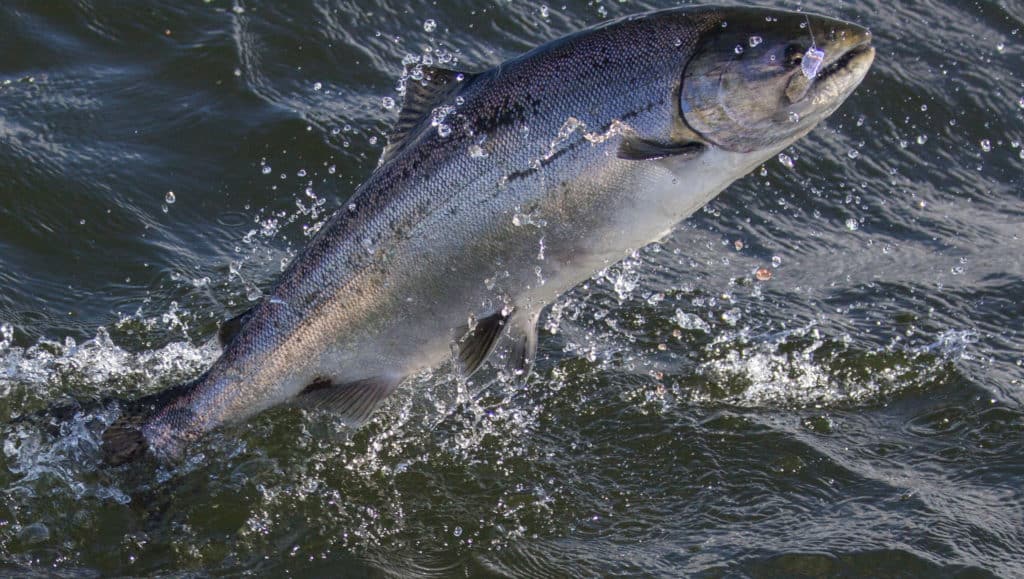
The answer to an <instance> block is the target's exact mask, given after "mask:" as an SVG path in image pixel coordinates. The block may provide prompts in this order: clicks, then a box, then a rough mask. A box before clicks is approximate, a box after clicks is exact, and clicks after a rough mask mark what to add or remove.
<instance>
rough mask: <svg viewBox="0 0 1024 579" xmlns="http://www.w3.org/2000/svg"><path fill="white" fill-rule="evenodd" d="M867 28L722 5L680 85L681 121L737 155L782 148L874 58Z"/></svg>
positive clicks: (838, 99) (835, 103)
mask: <svg viewBox="0 0 1024 579" xmlns="http://www.w3.org/2000/svg"><path fill="white" fill-rule="evenodd" d="M874 55H875V51H874V48H872V47H871V32H870V31H868V30H867V29H866V28H863V27H861V26H857V25H856V24H851V23H848V22H843V21H840V20H834V19H831V18H826V17H823V16H814V15H808V14H801V13H794V12H775V11H759V10H758V11H752V10H749V9H747V10H738V9H736V10H722V11H720V12H716V13H715V17H714V18H713V19H712V21H711V24H710V25H709V26H708V27H707V28H706V30H705V32H704V33H703V34H702V35H701V37H700V39H699V41H698V44H697V46H696V50H695V52H694V54H693V57H692V58H691V59H690V61H689V63H688V64H687V66H686V69H685V71H684V73H683V79H682V83H681V85H680V91H679V104H680V112H681V115H682V118H683V120H684V122H685V124H686V125H687V126H688V127H689V128H690V129H692V130H693V131H695V132H697V133H698V134H699V135H700V136H701V137H702V138H703V139H705V140H706V141H708V142H710V143H713V144H714V145H716V146H718V147H720V148H722V149H725V150H727V151H733V152H738V153H750V152H755V151H765V150H769V149H770V150H781V149H783V148H785V147H786V146H788V145H789V144H790V143H792V142H793V141H795V140H796V139H798V138H800V137H802V136H803V135H805V134H806V133H807V132H809V131H810V130H811V129H813V128H814V126H815V125H817V124H818V122H819V121H821V120H822V119H824V118H825V117H827V116H829V115H830V114H832V113H833V112H834V111H835V110H836V109H837V108H839V106H840V105H841V104H842V103H843V101H844V100H846V98H847V97H848V96H850V94H851V93H852V92H853V91H854V89H855V88H856V87H857V85H859V84H860V82H861V81H862V80H863V79H864V77H865V75H866V74H867V72H868V69H869V68H870V67H871V63H872V62H873V60H874Z"/></svg>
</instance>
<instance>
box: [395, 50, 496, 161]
mask: <svg viewBox="0 0 1024 579" xmlns="http://www.w3.org/2000/svg"><path fill="white" fill-rule="evenodd" d="M414 71H415V72H416V74H413V72H414ZM420 73H422V76H421V75H420ZM405 76H406V80H405V100H404V101H403V102H402V110H401V112H399V113H398V122H396V123H395V126H394V127H393V128H392V129H391V134H390V135H389V136H388V146H387V147H385V148H384V156H383V158H382V159H381V162H383V161H386V160H388V159H390V158H391V157H393V156H394V154H395V152H396V151H398V150H399V149H401V148H402V143H403V142H404V141H405V138H406V137H408V136H409V134H410V133H411V132H412V131H413V129H415V128H416V127H417V126H418V125H419V124H420V121H422V120H423V118H424V117H426V116H428V115H429V114H430V113H431V111H432V110H433V109H434V108H435V107H437V106H439V105H441V103H442V102H444V100H445V99H446V98H448V96H450V95H451V94H452V92H454V91H455V90H457V88H458V87H459V86H460V85H461V84H462V83H464V82H465V81H467V80H469V79H470V78H472V77H474V76H476V75H474V74H471V73H466V72H458V71H455V70H448V69H446V68H437V67H433V66H424V65H422V64H413V65H409V66H407V67H406V71H405ZM414 77H419V78H414Z"/></svg>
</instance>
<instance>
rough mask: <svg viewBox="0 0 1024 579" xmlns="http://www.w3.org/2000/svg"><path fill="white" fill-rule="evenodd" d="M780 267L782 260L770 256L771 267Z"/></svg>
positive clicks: (775, 256)
mask: <svg viewBox="0 0 1024 579" xmlns="http://www.w3.org/2000/svg"><path fill="white" fill-rule="evenodd" d="M780 265H782V258H781V257H779V256H777V255H773V256H772V267H779V266H780Z"/></svg>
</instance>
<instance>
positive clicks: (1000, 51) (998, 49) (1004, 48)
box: [996, 42, 1006, 54]
mask: <svg viewBox="0 0 1024 579" xmlns="http://www.w3.org/2000/svg"><path fill="white" fill-rule="evenodd" d="M996 50H997V51H999V54H1002V53H1003V51H1004V50H1006V44H1004V43H1002V42H1000V43H999V44H997V45H996Z"/></svg>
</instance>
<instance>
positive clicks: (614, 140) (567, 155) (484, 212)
mask: <svg viewBox="0 0 1024 579" xmlns="http://www.w3.org/2000/svg"><path fill="white" fill-rule="evenodd" d="M870 42H871V34H870V33H869V32H868V31H867V30H866V29H864V28H861V27H859V26H856V25H854V24H849V23H846V22H841V21H838V20H833V19H830V18H825V17H822V16H809V15H806V14H803V13H791V12H782V11H774V10H763V9H754V8H713V7H687V8H676V9H669V10H662V11H656V12H649V13H645V14H639V15H634V16H629V17H626V18H621V19H618V20H615V21H612V22H609V23H607V24H603V25H601V26H597V27H594V28H590V29H588V30H584V31H581V32H578V33H575V34H572V35H569V36H566V37H564V38H561V39H558V40H555V41H553V42H550V43H548V44H545V45H543V46H540V47H538V48H536V49H534V50H533V51H531V52H529V53H527V54H525V55H523V56H520V57H518V58H515V59H512V60H510V61H507V62H505V63H503V64H501V65H499V66H497V67H495V68H492V69H490V70H487V71H485V72H481V73H469V72H458V71H451V70H443V69H440V68H434V67H430V66H419V67H417V68H416V69H415V70H413V71H412V74H411V75H410V78H409V80H408V82H407V85H406V89H405V95H404V106H403V108H402V111H401V113H400V116H399V119H398V122H397V125H396V126H395V128H394V131H393V133H392V135H391V137H390V140H389V144H388V146H387V148H386V149H385V151H384V154H383V158H382V160H381V164H380V165H379V166H378V167H377V168H376V170H374V172H373V173H372V174H371V175H370V176H369V178H368V179H367V180H366V182H365V183H363V184H362V185H361V186H360V187H359V188H358V189H357V190H356V191H355V193H354V194H353V196H352V197H351V199H350V200H349V203H348V206H347V207H344V208H342V209H340V210H338V211H337V212H336V213H335V214H334V215H333V216H332V217H331V218H330V219H329V220H328V221H327V223H325V225H324V226H323V228H322V230H321V231H320V232H319V233H318V234H317V235H316V236H315V237H314V238H313V239H312V240H311V241H310V243H309V244H308V245H307V246H306V247H305V248H304V249H303V251H302V252H301V253H300V254H299V255H298V256H297V257H296V258H295V260H294V261H293V262H292V263H291V265H290V266H289V267H288V269H287V270H286V271H285V272H284V273H283V274H282V275H281V277H280V279H279V280H278V281H277V283H276V285H275V286H274V288H273V289H272V290H271V291H270V292H269V293H268V294H267V295H266V296H265V297H264V298H263V299H262V301H260V302H259V303H258V304H257V305H256V306H255V307H254V308H252V309H251V310H250V311H247V312H245V313H243V314H241V315H240V316H238V317H236V318H234V319H233V320H230V321H229V322H227V323H226V324H225V325H224V327H223V328H222V330H221V336H220V337H221V341H222V343H223V344H224V351H223V353H222V354H221V356H220V358H219V359H218V360H217V361H216V362H214V364H213V365H212V366H211V367H210V368H209V369H208V370H206V371H205V372H203V373H202V375H200V376H199V377H197V378H195V379H194V380H192V381H190V382H188V383H186V384H183V385H180V386H177V387H174V388H171V389H168V390H166V391H164V392H160V393H157V394H154V395H151V396H147V397H143V398H141V399H139V400H137V401H136V402H135V403H130V404H127V405H125V406H124V408H123V415H122V416H121V417H120V418H119V419H118V420H117V421H116V422H115V423H114V424H113V425H111V427H110V428H108V429H107V431H106V432H105V433H104V435H103V451H104V456H105V460H106V461H107V462H109V463H111V464H120V463H123V462H126V461H129V460H132V459H135V458H137V457H139V456H142V455H144V454H146V453H147V452H149V453H152V454H153V455H155V456H156V457H158V458H159V459H164V460H167V459H174V458H175V457H178V456H180V455H181V453H182V452H183V449H184V448H185V447H186V446H187V444H188V443H189V442H190V441H193V440H195V439H196V438H198V437H200V436H202V435H203V434H204V433H206V432H208V431H210V430H212V429H215V428H217V427H218V426H220V425H221V424H224V423H226V422H229V421H240V420H244V419H246V418H247V417H250V416H252V415H254V414H256V413H258V412H261V411H263V410H265V409H267V408H270V407H272V406H275V405H278V404H284V403H295V404H299V405H302V406H305V407H315V408H331V409H334V410H336V411H337V412H338V413H339V414H340V415H341V416H342V417H343V419H344V420H345V422H346V423H348V424H351V425H353V426H356V425H359V424H361V423H362V422H364V421H365V420H366V419H367V418H368V417H369V416H370V415H371V413H372V412H373V411H374V410H375V409H376V408H377V407H378V405H379V404H380V403H381V401H383V400H384V399H385V398H386V397H387V396H388V395H390V394H391V393H392V392H394V391H395V389H396V388H398V387H399V386H400V385H401V383H402V382H403V380H404V379H405V378H406V377H407V376H409V375H411V374H413V373H416V372H417V371H420V370H423V369H426V368H430V367H434V366H437V365H440V364H442V363H444V362H445V361H447V360H452V359H454V363H455V364H456V365H457V366H458V368H459V369H460V371H461V373H462V374H463V375H466V376H468V375H471V374H472V373H473V372H474V371H476V370H477V369H478V368H479V367H480V365H481V364H482V363H483V362H484V361H485V360H487V359H488V357H489V356H490V355H491V353H492V351H493V350H494V345H495V343H496V342H497V341H498V340H499V338H502V337H503V336H504V338H503V339H505V340H508V341H509V343H510V344H511V346H510V348H509V351H508V355H507V356H504V358H505V360H506V361H505V362H504V363H506V364H507V366H508V370H509V371H510V372H513V373H515V374H520V375H523V374H526V373H527V372H529V370H530V367H531V364H532V361H533V358H534V353H535V350H536V346H537V330H536V326H537V320H538V317H539V316H540V314H541V311H542V309H543V308H544V307H545V306H546V305H547V304H549V303H551V302H552V301H553V300H554V299H555V298H556V297H557V296H559V295H560V294H562V293H563V292H565V291H567V290H569V289H571V288H572V287H573V286H575V285H576V284H578V283H580V282H582V281H584V280H586V279H588V278H589V277H590V276H592V275H593V274H594V273H595V272H596V271H599V270H601V269H603V268H606V267H608V266H609V265H612V264H614V263H615V262H617V261H619V260H620V259H622V258H623V257H625V256H626V255H628V254H629V253H630V252H631V251H634V250H636V249H639V248H641V247H643V246H644V245H647V244H649V243H652V242H655V241H658V240H659V239H660V238H662V237H663V236H664V235H665V234H666V233H667V232H669V231H670V230H671V229H672V227H673V226H675V225H676V224H677V223H678V222H679V221H681V220H682V219H684V218H686V217H687V216H689V215H690V214H692V213H693V212H694V211H696V210H697V209H699V208H700V207H702V206H703V205H704V204H706V203H707V202H708V201H709V200H711V199H712V198H713V197H714V196H715V195H717V194H718V193H719V192H720V191H722V190H723V189H724V188H726V187H727V186H728V185H729V184H731V183H732V182H733V181H735V180H736V179H738V178H740V177H742V176H743V175H746V174H747V173H748V172H750V171H751V170H753V169H754V168H756V167H757V166H759V165H760V164H761V163H763V162H764V161H766V160H767V159H769V158H771V157H772V156H774V155H776V154H778V153H779V152H780V151H782V150H783V149H785V148H786V147H788V146H789V145H791V144H792V143H793V142H794V141H796V140H797V139H799V138H800V137H802V136H803V135H805V134H807V133H808V132H809V131H810V130H811V129H812V128H814V127H815V126H816V125H817V124H818V123H819V122H820V121H821V120H822V119H824V118H825V117H827V116H829V115H830V114H832V112H834V111H835V110H836V109H837V108H838V107H839V106H840V104H842V103H843V101H844V100H846V98H847V97H848V96H850V94H851V93H852V92H853V90H854V89H855V88H856V87H857V86H858V84H860V82H861V81H862V80H863V79H864V77H865V75H866V74H867V72H868V69H869V68H870V66H871V63H872V61H873V59H874V49H873V48H872V47H871V44H870Z"/></svg>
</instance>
